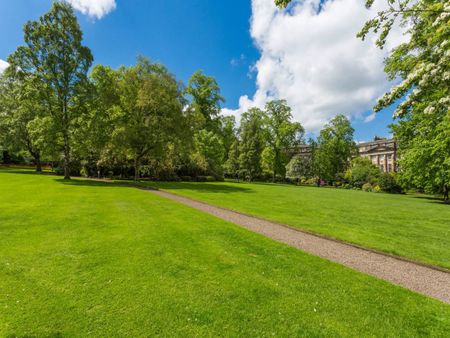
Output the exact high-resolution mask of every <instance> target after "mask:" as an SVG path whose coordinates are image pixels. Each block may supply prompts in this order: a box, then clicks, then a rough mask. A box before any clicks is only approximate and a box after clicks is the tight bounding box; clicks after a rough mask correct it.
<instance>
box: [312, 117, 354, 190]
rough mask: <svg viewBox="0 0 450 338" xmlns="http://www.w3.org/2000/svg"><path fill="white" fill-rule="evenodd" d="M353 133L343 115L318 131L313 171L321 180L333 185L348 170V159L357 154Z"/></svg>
mask: <svg viewBox="0 0 450 338" xmlns="http://www.w3.org/2000/svg"><path fill="white" fill-rule="evenodd" d="M353 132H354V129H353V128H352V126H351V124H350V121H349V120H348V119H347V118H346V117H345V116H344V115H336V117H334V118H333V119H332V120H331V121H330V122H329V123H328V124H327V125H325V127H324V128H323V129H322V130H321V131H320V135H319V137H318V139H317V150H316V151H315V152H314V157H313V160H314V170H315V172H316V174H317V176H319V177H320V178H321V179H324V180H326V181H328V183H333V182H335V181H336V180H337V179H338V175H339V174H340V173H344V172H345V170H346V169H347V168H348V165H349V160H350V158H352V157H353V156H354V155H355V154H356V152H357V149H356V144H355V142H354V141H353Z"/></svg>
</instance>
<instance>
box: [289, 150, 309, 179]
mask: <svg viewBox="0 0 450 338" xmlns="http://www.w3.org/2000/svg"><path fill="white" fill-rule="evenodd" d="M312 176H313V168H312V157H308V156H301V155H295V156H294V157H292V159H291V160H290V161H289V163H288V164H287V165H286V177H287V178H289V179H291V180H296V181H299V180H300V179H302V178H310V177H312Z"/></svg>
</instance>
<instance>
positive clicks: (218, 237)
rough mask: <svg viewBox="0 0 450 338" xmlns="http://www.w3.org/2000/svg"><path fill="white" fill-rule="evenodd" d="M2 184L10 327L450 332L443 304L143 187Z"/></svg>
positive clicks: (4, 302) (98, 332) (2, 288)
mask: <svg viewBox="0 0 450 338" xmlns="http://www.w3.org/2000/svg"><path fill="white" fill-rule="evenodd" d="M224 186H226V185H224ZM0 192H1V194H0V336H1V337H5V336H6V337H8V336H11V337H13V336H14V337H15V336H19V337H25V336H26V337H66V336H69V337H71V336H80V337H85V336H93V337H98V336H102V337H113V336H132V337H141V336H183V337H186V336H228V337H230V336H242V337H250V336H259V337H264V336H277V337H282V336H285V337H288V336H290V337H292V336H314V337H319V336H355V337H362V336H385V337H388V336H391V337H414V336H424V335H429V336H445V334H447V333H448V332H449V331H450V306H448V305H446V304H444V303H440V302H438V301H435V300H432V299H429V298H426V297H424V296H421V295H418V294H415V293H412V292H410V291H408V290H404V289H402V288H400V287H397V286H394V285H391V284H388V283H386V282H384V281H381V280H377V279H375V278H372V277H369V276H366V275H363V274H360V273H357V272H355V271H352V270H350V269H347V268H345V267H342V266H339V265H337V264H333V263H330V262H328V261H325V260H322V259H320V258H316V257H313V256H310V255H307V254H305V253H302V252H301V251H298V250H296V249H293V248H290V247H288V246H285V245H283V244H280V243H277V242H274V241H272V240H269V239H267V238H264V237H262V236H259V235H257V234H254V233H251V232H248V231H246V230H244V229H241V228H239V227H237V226H235V225H233V224H230V223H226V222H224V221H221V220H219V219H216V218H214V217H212V216H209V215H206V214H203V213H201V212H199V211H196V210H193V209H190V208H188V207H185V206H183V205H180V204H177V203H175V202H172V201H169V200H165V199H162V198H160V197H157V196H155V195H152V194H151V193H148V192H145V191H141V190H138V189H133V188H128V187H120V186H114V185H112V184H107V183H95V182H87V181H78V180H74V181H71V182H64V181H62V180H61V179H59V178H57V177H53V176H45V175H34V174H31V172H26V171H12V170H1V169H0Z"/></svg>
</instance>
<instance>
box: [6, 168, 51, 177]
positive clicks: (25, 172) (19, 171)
mask: <svg viewBox="0 0 450 338" xmlns="http://www.w3.org/2000/svg"><path fill="white" fill-rule="evenodd" d="M0 174H21V175H50V176H55V175H56V174H55V173H52V172H48V171H44V172H37V171H33V170H28V169H9V168H2V167H0Z"/></svg>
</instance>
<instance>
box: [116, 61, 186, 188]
mask: <svg viewBox="0 0 450 338" xmlns="http://www.w3.org/2000/svg"><path fill="white" fill-rule="evenodd" d="M120 73H121V74H120V80H119V90H120V112H119V114H120V116H119V122H118V125H117V129H116V130H115V132H114V140H115V144H116V145H117V146H118V147H120V146H122V147H123V148H124V151H125V152H126V153H127V154H128V155H129V156H130V157H131V158H132V159H133V162H134V172H135V180H139V177H140V169H141V164H142V163H141V162H142V160H143V159H145V158H147V159H149V158H155V157H158V156H161V155H163V154H162V153H163V149H164V147H165V146H166V145H167V144H168V143H169V142H171V141H172V140H173V139H174V138H177V136H179V135H180V133H181V129H182V128H184V126H185V123H184V119H185V118H184V116H183V112H182V110H183V104H184V98H183V95H182V90H181V88H180V84H179V83H178V82H177V80H176V79H175V77H174V76H173V75H172V74H170V73H169V72H168V70H167V69H166V68H165V67H164V66H163V65H161V64H158V63H151V62H150V61H149V60H148V59H145V58H143V57H140V58H139V60H138V63H137V65H136V66H134V67H130V68H122V69H121V70H120Z"/></svg>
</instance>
